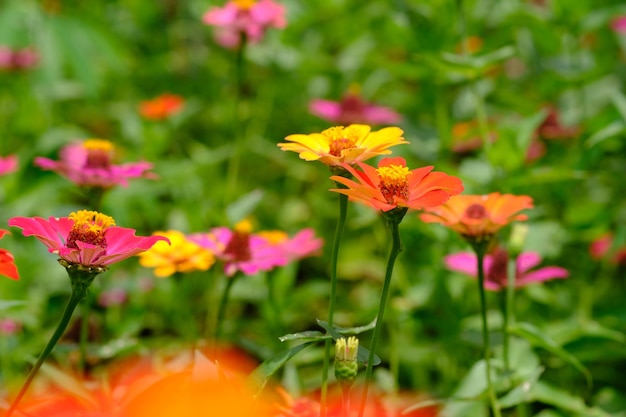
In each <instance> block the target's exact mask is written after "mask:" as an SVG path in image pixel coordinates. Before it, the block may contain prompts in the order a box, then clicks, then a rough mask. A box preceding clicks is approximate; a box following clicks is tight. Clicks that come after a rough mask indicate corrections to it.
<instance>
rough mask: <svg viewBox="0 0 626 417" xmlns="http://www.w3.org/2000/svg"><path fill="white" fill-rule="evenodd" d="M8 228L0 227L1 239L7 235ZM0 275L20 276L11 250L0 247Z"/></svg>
mask: <svg viewBox="0 0 626 417" xmlns="http://www.w3.org/2000/svg"><path fill="white" fill-rule="evenodd" d="M7 233H9V232H7V231H6V230H1V229H0V239H2V238H3V237H4V235H6V234H7ZM0 275H4V276H5V277H8V278H11V279H14V280H18V279H20V276H19V274H18V272H17V266H15V259H14V258H13V255H12V254H11V252H9V251H8V250H6V249H0Z"/></svg>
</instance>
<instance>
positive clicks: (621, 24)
mask: <svg viewBox="0 0 626 417" xmlns="http://www.w3.org/2000/svg"><path fill="white" fill-rule="evenodd" d="M611 29H613V32H615V33H617V34H618V35H626V15H623V16H615V17H614V18H613V19H612V20H611Z"/></svg>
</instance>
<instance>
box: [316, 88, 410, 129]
mask: <svg viewBox="0 0 626 417" xmlns="http://www.w3.org/2000/svg"><path fill="white" fill-rule="evenodd" d="M309 111H310V112H311V113H312V114H313V115H315V116H318V117H320V118H322V119H324V120H327V121H329V122H331V123H336V124H341V125H349V124H353V123H365V124H372V125H375V124H396V123H399V122H400V120H402V116H400V114H398V113H397V112H396V111H394V110H393V109H390V108H389V107H384V106H379V105H376V104H373V103H368V102H367V101H365V100H363V98H362V97H361V95H360V94H359V93H358V92H356V91H354V90H351V91H348V92H347V93H346V94H345V95H344V96H343V97H342V98H341V100H339V101H331V100H322V99H314V100H311V102H310V103H309Z"/></svg>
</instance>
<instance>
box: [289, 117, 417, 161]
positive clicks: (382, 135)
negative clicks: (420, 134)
mask: <svg viewBox="0 0 626 417" xmlns="http://www.w3.org/2000/svg"><path fill="white" fill-rule="evenodd" d="M403 133H404V132H403V131H402V129H400V128H397V127H386V128H383V129H381V130H378V131H376V132H372V131H371V127H370V126H367V125H359V124H353V125H350V126H348V127H343V126H336V127H331V128H330V129H326V130H324V131H323V132H322V133H312V134H310V135H301V134H296V135H289V136H287V137H286V138H285V140H287V141H289V142H290V143H279V144H278V147H279V148H280V149H282V150H283V151H294V152H298V154H300V159H304V160H306V161H320V162H322V163H324V164H326V165H329V166H331V167H338V166H341V165H342V164H344V163H345V164H349V165H353V164H356V163H357V162H363V161H366V160H368V159H370V158H373V157H375V156H378V155H388V154H390V153H391V151H390V150H389V148H390V147H392V146H395V145H400V144H403V143H408V142H407V141H405V140H404V138H403V137H402V134H403Z"/></svg>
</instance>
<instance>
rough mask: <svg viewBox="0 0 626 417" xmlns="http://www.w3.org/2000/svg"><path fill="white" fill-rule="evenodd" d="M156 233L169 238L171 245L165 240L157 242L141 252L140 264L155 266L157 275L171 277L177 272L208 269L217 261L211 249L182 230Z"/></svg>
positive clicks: (147, 266)
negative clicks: (194, 240)
mask: <svg viewBox="0 0 626 417" xmlns="http://www.w3.org/2000/svg"><path fill="white" fill-rule="evenodd" d="M154 235H158V236H164V237H166V238H168V239H169V241H170V243H171V245H168V244H167V243H166V242H164V241H162V242H157V243H155V244H154V246H152V248H151V249H149V250H147V251H145V252H143V253H141V254H139V264H141V266H144V267H146V268H154V275H156V276H157V277H160V278H163V277H169V276H170V275H172V274H174V273H175V272H192V271H206V270H208V269H209V268H210V267H211V266H212V265H213V264H214V263H215V257H214V256H213V253H212V252H211V251H210V250H208V249H205V248H203V247H202V246H200V245H198V244H197V243H194V242H192V241H191V240H189V239H187V237H186V236H185V234H184V233H182V232H179V231H177V230H168V231H167V232H155V233H154Z"/></svg>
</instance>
